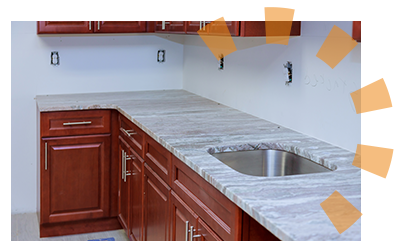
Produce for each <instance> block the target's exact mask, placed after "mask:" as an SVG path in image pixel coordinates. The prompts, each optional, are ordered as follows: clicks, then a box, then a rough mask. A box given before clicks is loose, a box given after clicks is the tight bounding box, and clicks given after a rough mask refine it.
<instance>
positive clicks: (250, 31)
mask: <svg viewBox="0 0 400 250" xmlns="http://www.w3.org/2000/svg"><path fill="white" fill-rule="evenodd" d="M265 35H266V33H265V21H241V22H240V36H265ZM300 35H301V22H300V21H293V22H292V27H291V30H290V36H300Z"/></svg>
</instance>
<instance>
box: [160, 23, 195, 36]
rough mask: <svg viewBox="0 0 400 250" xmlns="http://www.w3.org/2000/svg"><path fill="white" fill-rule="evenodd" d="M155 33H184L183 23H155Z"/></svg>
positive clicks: (184, 26) (184, 24) (184, 25)
mask: <svg viewBox="0 0 400 250" xmlns="http://www.w3.org/2000/svg"><path fill="white" fill-rule="evenodd" d="M155 23H156V24H155V32H160V33H178V34H179V33H180V34H184V33H186V25H187V22H185V21H156V22H155Z"/></svg>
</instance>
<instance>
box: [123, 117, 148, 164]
mask: <svg viewBox="0 0 400 250" xmlns="http://www.w3.org/2000/svg"><path fill="white" fill-rule="evenodd" d="M118 119H119V124H120V129H119V130H120V131H119V134H120V136H121V137H122V138H123V139H124V140H125V141H126V142H127V143H128V144H129V146H130V147H132V149H133V150H135V151H136V153H137V154H139V155H140V157H142V158H144V147H143V146H144V138H145V133H144V132H143V131H142V130H141V129H140V128H139V127H138V126H136V125H135V124H133V123H132V122H131V121H129V120H128V119H126V118H125V116H123V115H121V114H120V115H119V118H118Z"/></svg>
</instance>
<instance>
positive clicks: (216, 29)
mask: <svg viewBox="0 0 400 250" xmlns="http://www.w3.org/2000/svg"><path fill="white" fill-rule="evenodd" d="M209 23H211V22H210V21H206V24H209ZM225 24H226V26H227V27H228V30H229V32H230V34H231V36H238V35H239V21H225ZM221 25H224V24H223V22H212V23H211V24H210V25H208V26H206V27H207V28H208V34H210V35H221V34H222V35H225V34H223V33H221V32H220V29H221V28H220V26H221Z"/></svg>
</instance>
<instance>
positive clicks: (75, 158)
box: [40, 134, 110, 224]
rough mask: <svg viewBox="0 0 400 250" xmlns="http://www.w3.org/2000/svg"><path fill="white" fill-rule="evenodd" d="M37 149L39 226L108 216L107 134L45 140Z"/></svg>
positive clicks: (108, 156) (108, 144)
mask: <svg viewBox="0 0 400 250" xmlns="http://www.w3.org/2000/svg"><path fill="white" fill-rule="evenodd" d="M45 143H47V170H46V169H45V145H44V144H45ZM41 149H42V150H41V159H42V160H41V190H40V192H41V204H40V207H41V210H40V220H41V222H40V223H41V224H44V223H53V222H65V221H74V220H83V219H93V218H102V217H107V216H109V211H110V210H109V209H110V135H109V134H105V135H92V136H76V137H75V136H73V137H72V136H71V137H53V138H45V139H42V142H41Z"/></svg>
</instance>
